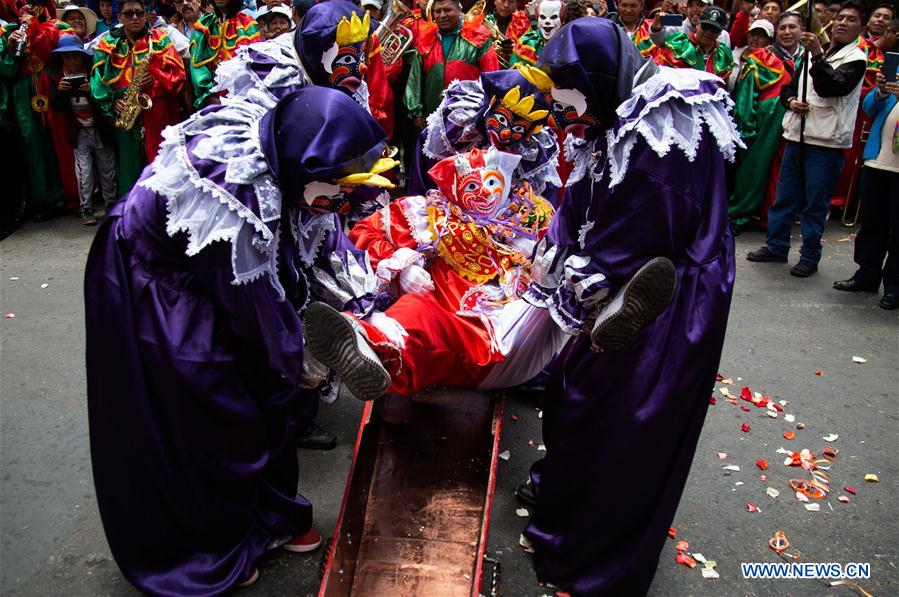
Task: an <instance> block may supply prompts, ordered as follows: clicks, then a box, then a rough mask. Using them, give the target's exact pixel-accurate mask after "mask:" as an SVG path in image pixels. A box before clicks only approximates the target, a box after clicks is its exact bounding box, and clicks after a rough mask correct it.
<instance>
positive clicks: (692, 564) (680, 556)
mask: <svg viewBox="0 0 899 597" xmlns="http://www.w3.org/2000/svg"><path fill="white" fill-rule="evenodd" d="M674 561H675V562H677V563H678V564H683V565H684V566H687V567H689V568H696V560H694V559H693V558H691V557H690V556H688V555H687V554H685V553H681V552H677V555H676V556H674Z"/></svg>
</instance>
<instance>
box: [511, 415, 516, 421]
mask: <svg viewBox="0 0 899 597" xmlns="http://www.w3.org/2000/svg"><path fill="white" fill-rule="evenodd" d="M509 420H510V421H517V420H518V415H512V416H510V417H509Z"/></svg>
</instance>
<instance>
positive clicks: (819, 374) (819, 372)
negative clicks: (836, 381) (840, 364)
mask: <svg viewBox="0 0 899 597" xmlns="http://www.w3.org/2000/svg"><path fill="white" fill-rule="evenodd" d="M815 375H817V376H818V377H822V376H823V375H824V372H823V371H821V370H820V369H818V370H817V371H815Z"/></svg>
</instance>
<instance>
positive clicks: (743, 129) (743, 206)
mask: <svg viewBox="0 0 899 597" xmlns="http://www.w3.org/2000/svg"><path fill="white" fill-rule="evenodd" d="M747 54H748V55H747ZM747 54H744V56H743V66H742V68H741V69H740V76H739V78H738V79H737V83H736V85H735V86H734V92H733V98H734V111H733V115H734V120H735V121H736V123H737V127H738V128H739V129H740V137H741V138H742V139H743V142H744V143H746V146H747V149H745V150H742V151H741V152H740V154H739V158H738V164H739V165H738V166H737V172H736V178H735V185H734V194H733V195H732V196H731V197H730V201H729V205H728V208H727V211H728V214H729V215H730V217H731V220H733V222H734V224H736V225H738V226H742V225H745V224H747V223H748V222H750V221H754V220H758V219H759V209H760V208H761V206H762V204H763V203H764V199H765V190H766V188H767V186H768V171H769V167H770V165H771V160H772V158H773V157H774V153H775V152H776V151H777V146H778V144H779V143H780V136H781V135H780V134H781V121H782V120H783V116H784V112H785V111H786V110H785V108H784V107H783V106H782V105H781V103H780V101H779V99H780V91H781V88H782V87H783V86H784V85H786V84H787V83H789V82H790V75H789V74H788V73H787V69H786V66H784V63H783V61H782V60H781V59H780V58H778V57H777V55H775V54H774V53H773V52H771V51H770V50H768V49H767V48H757V49H755V50H753V51H752V52H747Z"/></svg>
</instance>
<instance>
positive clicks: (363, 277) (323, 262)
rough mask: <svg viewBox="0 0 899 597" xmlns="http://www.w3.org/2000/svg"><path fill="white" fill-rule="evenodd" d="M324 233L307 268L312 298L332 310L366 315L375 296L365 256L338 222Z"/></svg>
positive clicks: (371, 273) (374, 283) (374, 285)
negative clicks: (325, 304) (327, 305)
mask: <svg viewBox="0 0 899 597" xmlns="http://www.w3.org/2000/svg"><path fill="white" fill-rule="evenodd" d="M333 217H334V224H333V226H331V227H330V230H329V231H328V232H327V233H325V236H324V238H323V239H322V241H321V242H322V245H321V248H320V249H319V250H318V253H317V256H316V258H315V260H314V261H313V263H312V266H311V267H310V268H309V271H308V277H309V284H310V287H311V291H312V294H313V296H314V297H315V298H316V299H317V300H320V301H323V302H326V303H328V304H329V305H331V306H332V307H334V308H335V309H338V310H341V311H351V312H353V313H355V314H356V315H359V316H360V317H365V316H366V315H368V314H369V313H370V312H371V310H372V307H373V305H374V302H375V298H376V296H377V286H378V284H377V279H376V278H375V274H374V271H373V270H372V267H371V262H370V261H369V257H368V254H366V252H365V251H363V250H360V249H358V248H356V247H355V246H354V245H353V243H352V242H351V241H350V239H349V238H347V236H346V234H344V232H343V229H342V228H341V224H340V220H339V219H338V218H337V216H333Z"/></svg>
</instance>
